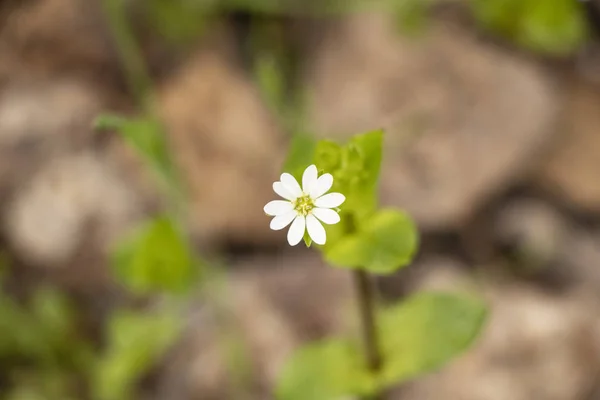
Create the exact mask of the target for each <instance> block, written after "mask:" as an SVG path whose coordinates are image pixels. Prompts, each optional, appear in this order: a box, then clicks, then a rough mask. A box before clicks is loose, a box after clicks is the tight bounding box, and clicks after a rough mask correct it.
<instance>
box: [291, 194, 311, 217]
mask: <svg viewBox="0 0 600 400" xmlns="http://www.w3.org/2000/svg"><path fill="white" fill-rule="evenodd" d="M313 208H315V203H313V199H311V198H310V196H308V195H304V196H301V197H298V198H297V199H296V200H295V201H294V210H296V211H297V212H298V214H301V215H303V216H305V217H306V216H307V215H308V214H310V212H311V210H312V209H313Z"/></svg>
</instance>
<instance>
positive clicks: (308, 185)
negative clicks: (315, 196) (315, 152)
mask: <svg viewBox="0 0 600 400" xmlns="http://www.w3.org/2000/svg"><path fill="white" fill-rule="evenodd" d="M317 175H318V171H317V166H316V165H314V164H313V165H310V166H308V168H306V169H305V170H304V174H302V191H303V192H304V193H306V194H308V193H310V191H311V190H312V188H313V186H314V185H315V183H316V182H317Z"/></svg>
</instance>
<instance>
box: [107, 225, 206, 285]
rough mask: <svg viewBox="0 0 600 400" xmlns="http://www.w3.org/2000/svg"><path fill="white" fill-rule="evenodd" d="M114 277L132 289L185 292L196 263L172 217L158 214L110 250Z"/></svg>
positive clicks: (193, 275) (193, 281)
mask: <svg viewBox="0 0 600 400" xmlns="http://www.w3.org/2000/svg"><path fill="white" fill-rule="evenodd" d="M112 267H113V269H114V272H115V274H116V276H117V277H118V278H119V279H120V280H121V282H122V283H123V284H124V285H125V286H126V287H127V288H128V289H129V290H131V291H132V292H134V293H136V294H149V293H151V292H161V291H162V292H167V293H175V294H177V293H187V292H188V291H189V289H191V287H192V286H193V285H194V284H195V280H196V278H197V276H198V272H199V269H198V268H199V262H197V261H196V260H195V258H194V255H193V254H192V253H191V251H190V248H189V246H188V245H187V242H186V239H185V237H184V236H183V235H182V233H181V232H180V231H179V230H178V228H177V226H176V225H175V223H174V222H173V220H172V219H170V218H169V217H166V216H159V217H157V218H155V219H153V220H151V221H149V222H147V223H145V224H144V225H143V226H142V227H140V228H139V229H138V230H137V231H136V232H134V233H133V234H131V235H130V236H129V237H128V238H125V239H124V240H122V241H121V242H120V243H119V244H118V246H117V248H116V250H115V252H114V253H113V262H112Z"/></svg>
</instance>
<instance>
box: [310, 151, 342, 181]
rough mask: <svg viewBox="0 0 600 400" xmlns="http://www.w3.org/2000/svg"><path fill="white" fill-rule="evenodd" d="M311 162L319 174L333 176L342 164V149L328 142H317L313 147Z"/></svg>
mask: <svg viewBox="0 0 600 400" xmlns="http://www.w3.org/2000/svg"><path fill="white" fill-rule="evenodd" d="M313 160H314V163H315V165H316V166H317V168H318V169H319V171H320V172H328V173H330V174H333V173H334V172H335V171H336V170H337V169H338V168H339V167H340V163H341V162H342V147H341V146H340V145H339V144H337V143H335V142H332V141H330V140H319V142H318V143H317V144H316V146H315V150H314V158H313ZM334 178H335V176H334ZM334 184H335V181H334Z"/></svg>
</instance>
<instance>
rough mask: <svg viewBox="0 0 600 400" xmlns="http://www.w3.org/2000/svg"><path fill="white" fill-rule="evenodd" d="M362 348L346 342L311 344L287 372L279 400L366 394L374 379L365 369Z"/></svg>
mask: <svg viewBox="0 0 600 400" xmlns="http://www.w3.org/2000/svg"><path fill="white" fill-rule="evenodd" d="M361 362H362V361H361V358H360V354H359V353H358V347H357V346H354V345H353V344H352V343H350V342H348V341H346V340H342V339H328V340H323V341H320V342H313V343H310V344H308V345H306V346H304V347H302V348H301V349H299V350H298V351H297V352H296V353H295V354H294V355H293V357H292V358H291V359H290V360H289V362H288V364H287V365H286V367H285V368H284V370H283V373H282V375H281V377H280V379H279V381H278V386H277V388H276V398H277V399H279V400H313V399H320V400H337V399H341V398H342V397H343V396H347V395H351V394H357V393H361V392H364V391H365V388H366V387H372V386H373V379H372V377H370V376H369V374H367V373H366V372H365V370H364V368H362V365H361Z"/></svg>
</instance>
